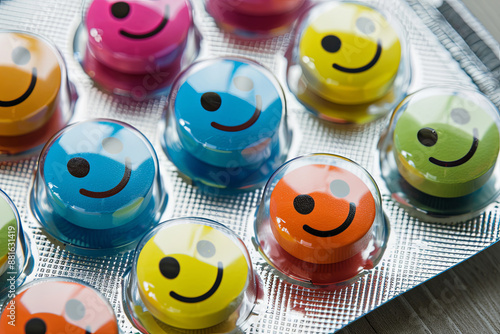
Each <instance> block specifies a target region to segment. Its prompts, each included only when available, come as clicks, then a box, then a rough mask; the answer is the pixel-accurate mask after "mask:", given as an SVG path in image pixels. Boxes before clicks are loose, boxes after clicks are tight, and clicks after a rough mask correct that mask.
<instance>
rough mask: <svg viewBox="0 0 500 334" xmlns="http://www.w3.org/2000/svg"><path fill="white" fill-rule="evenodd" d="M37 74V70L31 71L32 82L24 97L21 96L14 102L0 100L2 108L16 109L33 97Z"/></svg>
mask: <svg viewBox="0 0 500 334" xmlns="http://www.w3.org/2000/svg"><path fill="white" fill-rule="evenodd" d="M36 74H37V71H36V68H35V67H33V70H32V71H31V82H30V85H29V87H28V89H27V90H26V92H24V94H23V95H21V96H19V97H18V98H17V99H14V100H10V101H1V100H0V107H14V106H17V105H18V104H20V103H23V102H24V101H25V100H26V99H27V98H28V97H29V96H30V95H31V93H33V90H34V89H35V85H36V79H37V76H36Z"/></svg>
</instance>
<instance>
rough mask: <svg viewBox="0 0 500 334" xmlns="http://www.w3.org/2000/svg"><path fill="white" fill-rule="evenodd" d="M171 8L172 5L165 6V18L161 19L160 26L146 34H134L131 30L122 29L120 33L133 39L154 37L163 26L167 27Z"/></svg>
mask: <svg viewBox="0 0 500 334" xmlns="http://www.w3.org/2000/svg"><path fill="white" fill-rule="evenodd" d="M169 9H170V7H169V6H168V5H167V7H165V14H164V15H163V20H161V23H160V24H159V25H158V27H156V28H155V29H153V30H151V31H150V32H148V33H145V34H132V33H130V32H127V31H125V30H123V29H121V30H120V34H122V35H123V36H125V37H128V38H133V39H144V38H149V37H153V36H154V35H156V34H158V33H159V32H160V31H162V30H163V28H165V26H166V25H167V23H168V19H169V15H170V10H169Z"/></svg>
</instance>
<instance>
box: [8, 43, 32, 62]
mask: <svg viewBox="0 0 500 334" xmlns="http://www.w3.org/2000/svg"><path fill="white" fill-rule="evenodd" d="M11 57H12V61H13V62H14V64H16V65H19V66H23V65H26V64H27V63H29V62H30V60H31V53H30V51H29V50H28V49H26V48H24V47H22V46H18V47H17V48H15V49H14V50H12V54H11Z"/></svg>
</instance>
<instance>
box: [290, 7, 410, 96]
mask: <svg viewBox="0 0 500 334" xmlns="http://www.w3.org/2000/svg"><path fill="white" fill-rule="evenodd" d="M298 43H299V45H298V53H299V56H298V58H299V60H298V61H299V63H300V66H301V68H302V72H303V75H304V77H305V79H306V81H307V85H308V87H309V88H311V90H313V91H314V92H315V93H316V94H318V95H319V96H321V97H322V98H324V99H326V100H328V101H331V102H334V103H339V104H361V103H367V102H371V101H374V100H377V99H379V98H381V97H382V96H384V95H385V94H386V93H387V92H388V90H389V89H390V87H391V86H392V83H393V81H394V79H395V77H396V74H397V72H398V68H399V63H400V60H401V44H400V40H399V37H398V34H397V32H396V30H395V29H394V28H393V27H392V26H391V24H390V23H389V22H388V21H387V20H386V18H385V17H384V16H383V15H382V14H381V13H380V12H378V11H377V10H376V9H374V8H372V7H368V6H364V5H361V4H358V3H349V2H341V3H338V4H336V5H331V4H327V5H325V6H318V7H317V8H315V9H314V10H312V11H311V14H309V17H308V18H307V20H306V21H305V23H304V27H303V30H302V31H301V32H300V36H299V42H298Z"/></svg>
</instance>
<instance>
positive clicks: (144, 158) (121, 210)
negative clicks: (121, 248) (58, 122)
mask: <svg viewBox="0 0 500 334" xmlns="http://www.w3.org/2000/svg"><path fill="white" fill-rule="evenodd" d="M40 166H41V167H40V168H41V170H40V174H41V175H42V180H43V184H44V185H45V188H46V192H47V198H48V203H49V205H50V206H51V207H52V209H53V210H54V211H55V212H56V213H57V214H58V215H60V216H61V217H62V218H64V219H66V220H67V221H69V222H71V223H72V224H75V225H78V226H80V227H84V228H87V229H100V230H102V229H111V228H114V227H118V226H122V225H124V224H126V223H128V222H130V221H132V220H134V218H136V217H137V216H139V215H140V214H141V213H142V212H143V211H144V210H145V208H146V207H148V204H149V203H150V201H152V200H153V199H152V197H153V196H152V193H153V184H154V181H155V177H156V175H157V170H158V162H157V158H156V154H155V152H154V149H153V147H152V146H151V144H150V143H149V141H148V140H147V139H146V138H145V137H144V136H143V135H142V134H141V133H140V132H138V131H137V130H136V129H135V128H133V127H131V126H130V125H127V124H125V123H121V122H118V121H113V120H91V121H85V122H80V123H76V124H74V125H71V126H69V127H67V128H65V129H63V130H62V131H61V132H60V133H59V134H57V135H56V136H55V137H54V138H53V139H52V141H51V142H50V143H49V144H48V145H47V146H46V148H45V149H44V152H42V155H41V159H40ZM42 206H43V207H45V205H42ZM153 214H155V213H153ZM151 219H152V218H151Z"/></svg>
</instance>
